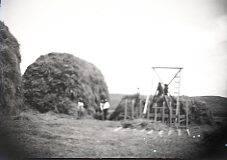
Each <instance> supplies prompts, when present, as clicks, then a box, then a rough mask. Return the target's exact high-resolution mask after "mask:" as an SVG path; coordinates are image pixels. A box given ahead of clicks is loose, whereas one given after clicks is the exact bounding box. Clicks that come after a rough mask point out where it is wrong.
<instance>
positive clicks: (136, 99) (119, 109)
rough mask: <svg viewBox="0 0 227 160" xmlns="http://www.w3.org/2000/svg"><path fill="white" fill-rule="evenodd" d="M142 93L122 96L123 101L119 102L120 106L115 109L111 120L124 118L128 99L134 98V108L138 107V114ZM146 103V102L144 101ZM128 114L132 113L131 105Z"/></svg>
mask: <svg viewBox="0 0 227 160" xmlns="http://www.w3.org/2000/svg"><path fill="white" fill-rule="evenodd" d="M140 99H141V97H140V95H139V94H133V95H126V96H124V97H122V99H121V101H120V102H119V104H118V106H117V107H116V109H115V110H114V112H113V113H112V114H111V115H110V118H109V120H121V119H123V118H124V110H125V105H126V103H127V102H126V101H128V102H132V100H134V108H135V109H136V111H135V112H136V113H137V114H138V112H139V103H140ZM143 103H145V102H143ZM128 105H132V103H130V104H128ZM143 105H144V104H143ZM127 111H128V113H129V114H128V115H131V112H132V111H131V107H127Z"/></svg>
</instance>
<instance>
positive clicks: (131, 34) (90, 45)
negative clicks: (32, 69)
mask: <svg viewBox="0 0 227 160" xmlns="http://www.w3.org/2000/svg"><path fill="white" fill-rule="evenodd" d="M0 9H1V10H0V19H1V20H2V21H4V23H5V24H6V25H7V26H8V27H9V29H10V31H11V32H12V33H13V35H14V36H15V37H16V38H17V40H18V42H19V43H20V53H21V55H22V63H21V71H22V73H24V71H25V70H26V68H27V67H28V66H29V65H30V64H32V63H33V62H34V61H35V60H36V59H37V58H38V57H39V56H40V55H44V54H47V53H50V52H64V53H71V54H73V55H75V56H77V57H80V58H82V59H84V60H86V61H89V62H91V63H93V64H94V65H96V66H97V67H98V68H99V69H100V70H101V71H102V73H103V75H104V78H105V80H106V83H107V85H108V88H109V91H110V93H126V94H133V93H135V92H137V88H139V89H140V92H141V93H143V94H151V93H154V90H155V87H156V85H157V84H156V83H157V82H158V78H157V76H156V74H155V73H154V72H153V70H152V67H154V66H172V67H175V66H176V67H183V70H182V72H181V91H180V93H181V94H182V95H188V96H203V95H217V96H224V97H227V76H226V73H227V72H226V71H227V66H226V60H227V54H226V53H227V27H226V26H227V1H226V0H67V1H66V0H2V6H1V8H0ZM158 72H159V71H158ZM174 72H176V71H169V70H163V71H160V77H161V79H163V81H165V82H166V83H168V81H169V80H170V79H171V76H173V75H174Z"/></svg>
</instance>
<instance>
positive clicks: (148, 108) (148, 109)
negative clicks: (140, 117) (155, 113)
mask: <svg viewBox="0 0 227 160" xmlns="http://www.w3.org/2000/svg"><path fill="white" fill-rule="evenodd" d="M150 108H151V107H150V101H148V104H147V119H148V120H149V119H150Z"/></svg>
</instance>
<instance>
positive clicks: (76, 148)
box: [8, 111, 203, 158]
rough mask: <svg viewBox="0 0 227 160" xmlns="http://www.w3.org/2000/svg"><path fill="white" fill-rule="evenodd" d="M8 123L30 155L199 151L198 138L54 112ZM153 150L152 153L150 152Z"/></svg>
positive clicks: (180, 153)
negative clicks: (77, 117)
mask: <svg viewBox="0 0 227 160" xmlns="http://www.w3.org/2000/svg"><path fill="white" fill-rule="evenodd" d="M13 121H14V122H13V123H10V124H8V126H9V128H10V129H11V130H10V132H9V133H8V134H10V137H14V142H17V143H20V145H21V146H23V148H24V149H25V150H26V152H28V155H29V156H30V157H35V158H40V157H60V158H62V157H64V158H72V157H80V158H82V157H94V158H109V157H115V158H125V157H133V158H148V157H149V158H151V157H152V158H166V157H168V158H189V157H192V156H195V155H196V154H198V153H201V152H202V151H203V147H201V145H200V139H199V138H195V139H194V138H192V137H189V136H188V135H187V134H186V132H185V131H184V132H183V134H182V136H177V132H176V130H175V131H174V132H173V134H172V135H169V136H168V135H167V132H165V133H164V134H163V136H162V137H160V136H159V134H158V131H154V132H153V133H152V134H147V131H141V130H140V129H134V130H132V129H121V130H119V131H116V128H118V127H120V126H121V122H119V121H99V120H93V119H82V120H76V119H75V118H73V117H70V116H67V115H63V114H60V115H57V114H54V113H45V114H37V113H36V112H31V111H29V112H24V113H22V114H21V115H20V117H19V118H18V117H16V118H14V120H13ZM154 150H156V152H154Z"/></svg>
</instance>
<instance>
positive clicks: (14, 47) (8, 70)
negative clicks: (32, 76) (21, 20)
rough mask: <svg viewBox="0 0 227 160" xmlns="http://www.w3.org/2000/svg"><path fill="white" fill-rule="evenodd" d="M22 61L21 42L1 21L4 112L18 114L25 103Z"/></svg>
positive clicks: (0, 100)
mask: <svg viewBox="0 0 227 160" xmlns="http://www.w3.org/2000/svg"><path fill="white" fill-rule="evenodd" d="M20 62H21V56H20V52H19V44H18V42H17V40H16V39H15V38H14V36H13V35H12V34H11V33H10V32H9V29H8V27H7V26H5V24H4V23H3V22H1V21H0V108H1V113H3V114H16V113H17V112H18V111H19V110H18V109H20V108H21V107H22V104H23V103H22V102H23V100H22V87H21V82H22V80H21V71H20Z"/></svg>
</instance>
